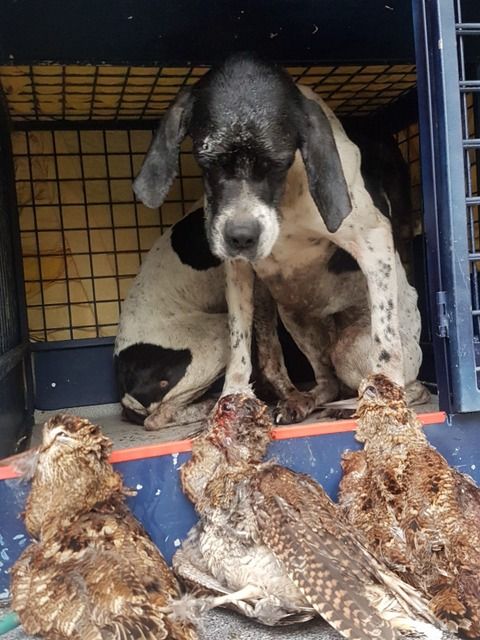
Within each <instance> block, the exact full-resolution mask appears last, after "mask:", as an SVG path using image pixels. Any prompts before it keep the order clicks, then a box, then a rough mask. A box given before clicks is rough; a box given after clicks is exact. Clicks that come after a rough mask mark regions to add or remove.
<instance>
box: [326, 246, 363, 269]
mask: <svg viewBox="0 0 480 640" xmlns="http://www.w3.org/2000/svg"><path fill="white" fill-rule="evenodd" d="M327 268H328V270H329V271H330V273H334V274H335V275H339V274H340V273H350V272H352V271H360V267H359V266H358V262H357V261H356V260H355V258H354V257H353V256H351V255H350V254H349V253H347V252H346V251H344V250H343V249H336V250H335V253H334V254H333V256H332V257H331V258H330V260H329V261H328V263H327Z"/></svg>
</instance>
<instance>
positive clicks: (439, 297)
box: [436, 291, 448, 338]
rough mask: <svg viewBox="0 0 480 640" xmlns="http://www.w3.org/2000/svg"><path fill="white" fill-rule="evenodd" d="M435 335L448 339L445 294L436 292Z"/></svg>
mask: <svg viewBox="0 0 480 640" xmlns="http://www.w3.org/2000/svg"><path fill="white" fill-rule="evenodd" d="M436 301H437V335H438V336H439V337H440V338H448V316H447V292H446V291H437V293H436Z"/></svg>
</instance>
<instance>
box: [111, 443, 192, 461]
mask: <svg viewBox="0 0 480 640" xmlns="http://www.w3.org/2000/svg"><path fill="white" fill-rule="evenodd" d="M191 450H192V441H191V440H177V441H172V442H162V443H160V444H147V445H144V446H143V447H132V448H131V449H119V450H118V451H112V454H111V456H110V462H126V461H128V460H142V459H143V458H156V457H157V456H167V455H169V454H170V455H171V454H172V453H184V452H185V451H191Z"/></svg>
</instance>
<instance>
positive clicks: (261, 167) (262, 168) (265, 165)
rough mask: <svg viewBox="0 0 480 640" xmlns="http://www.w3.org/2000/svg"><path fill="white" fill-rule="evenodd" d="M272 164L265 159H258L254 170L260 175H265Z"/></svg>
mask: <svg viewBox="0 0 480 640" xmlns="http://www.w3.org/2000/svg"><path fill="white" fill-rule="evenodd" d="M271 166H272V163H271V162H270V160H268V159H267V158H259V159H258V160H257V163H256V169H257V171H258V172H260V173H267V171H269V170H270V168H271Z"/></svg>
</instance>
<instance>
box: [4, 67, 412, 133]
mask: <svg viewBox="0 0 480 640" xmlns="http://www.w3.org/2000/svg"><path fill="white" fill-rule="evenodd" d="M207 70H208V69H207V68H206V67H193V68H192V67H163V68H162V67H160V68H157V67H126V66H125V67H114V66H99V67H96V66H86V65H67V66H62V65H34V66H0V85H1V86H2V87H3V91H4V93H5V95H6V97H7V101H8V105H9V110H10V114H11V117H12V119H13V120H16V121H22V120H26V121H29V120H138V119H156V118H158V117H159V116H160V115H161V114H162V113H163V112H164V111H165V110H166V109H167V108H168V106H169V104H170V103H171V102H172V100H173V99H174V98H175V96H176V94H177V93H178V91H179V90H180V88H181V87H183V86H184V85H189V84H193V83H195V82H196V81H197V80H198V78H199V77H200V76H201V75H203V74H204V73H205V72H206V71H207ZM288 71H289V72H290V74H291V75H292V77H293V78H294V79H295V80H297V81H298V82H300V83H301V84H306V85H309V86H311V87H312V89H314V90H315V91H316V92H317V93H319V94H320V95H321V96H322V97H323V98H324V99H325V100H327V102H328V103H329V105H330V106H331V107H332V108H333V109H334V110H335V111H336V112H337V113H338V114H339V115H347V114H352V113H356V114H367V113H370V112H372V111H375V110H376V109H378V108H379V107H381V106H384V105H385V104H388V103H389V102H393V101H395V100H396V99H397V98H398V97H400V96H401V95H402V94H403V93H405V92H407V91H409V90H410V89H411V88H412V87H413V86H415V83H416V76H415V67H414V66H413V65H368V66H359V65H343V66H337V67H333V66H310V67H289V68H288Z"/></svg>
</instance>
